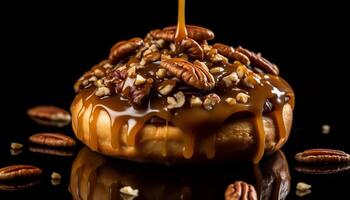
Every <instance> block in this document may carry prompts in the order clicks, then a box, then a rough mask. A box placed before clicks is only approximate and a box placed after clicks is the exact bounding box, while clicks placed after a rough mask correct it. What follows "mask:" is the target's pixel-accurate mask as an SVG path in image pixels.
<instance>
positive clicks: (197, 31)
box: [163, 25, 215, 41]
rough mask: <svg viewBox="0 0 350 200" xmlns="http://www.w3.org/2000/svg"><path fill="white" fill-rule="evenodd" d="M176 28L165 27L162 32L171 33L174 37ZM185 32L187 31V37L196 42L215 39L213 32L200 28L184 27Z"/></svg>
mask: <svg viewBox="0 0 350 200" xmlns="http://www.w3.org/2000/svg"><path fill="white" fill-rule="evenodd" d="M176 28H177V26H169V27H165V28H164V29H163V30H164V31H173V32H174V35H175V31H176ZM186 30H187V34H188V37H189V38H192V39H194V40H196V41H203V40H212V39H214V37H215V35H214V32H213V31H211V30H209V29H207V28H204V27H200V26H194V25H186Z"/></svg>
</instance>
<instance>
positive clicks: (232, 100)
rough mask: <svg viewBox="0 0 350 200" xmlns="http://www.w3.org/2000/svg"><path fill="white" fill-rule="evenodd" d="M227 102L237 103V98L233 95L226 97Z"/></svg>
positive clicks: (230, 103)
mask: <svg viewBox="0 0 350 200" xmlns="http://www.w3.org/2000/svg"><path fill="white" fill-rule="evenodd" d="M225 101H226V103H228V104H229V105H235V104H236V103H237V101H236V99H235V98H232V97H228V98H226V99H225Z"/></svg>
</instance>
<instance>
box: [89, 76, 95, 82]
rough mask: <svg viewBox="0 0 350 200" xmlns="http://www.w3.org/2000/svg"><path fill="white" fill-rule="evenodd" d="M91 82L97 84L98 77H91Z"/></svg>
mask: <svg viewBox="0 0 350 200" xmlns="http://www.w3.org/2000/svg"><path fill="white" fill-rule="evenodd" d="M89 81H90V82H95V81H97V77H96V76H91V77H90V78H89Z"/></svg>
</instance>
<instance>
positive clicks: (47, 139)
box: [29, 133, 76, 147]
mask: <svg viewBox="0 0 350 200" xmlns="http://www.w3.org/2000/svg"><path fill="white" fill-rule="evenodd" d="M29 141H30V142H32V143H35V144H40V145H46V146H52V147H73V146H75V144H76V143H75V140H74V139H73V138H71V137H69V136H67V135H63V134H60V133H37V134H34V135H32V136H30V137H29Z"/></svg>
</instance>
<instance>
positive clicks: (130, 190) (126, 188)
mask: <svg viewBox="0 0 350 200" xmlns="http://www.w3.org/2000/svg"><path fill="white" fill-rule="evenodd" d="M119 191H120V193H122V194H125V195H129V196H133V197H137V196H139V190H138V189H133V188H132V187H130V186H124V187H122V188H120V190H119Z"/></svg>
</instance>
